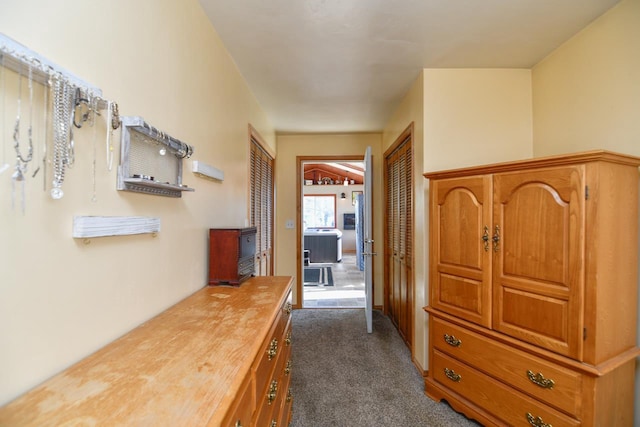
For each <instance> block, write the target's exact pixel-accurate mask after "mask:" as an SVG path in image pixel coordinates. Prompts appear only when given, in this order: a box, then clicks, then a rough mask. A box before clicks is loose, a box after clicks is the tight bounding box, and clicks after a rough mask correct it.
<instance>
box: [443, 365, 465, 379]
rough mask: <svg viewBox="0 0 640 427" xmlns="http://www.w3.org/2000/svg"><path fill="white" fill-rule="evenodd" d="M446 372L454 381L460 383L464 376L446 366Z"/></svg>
mask: <svg viewBox="0 0 640 427" xmlns="http://www.w3.org/2000/svg"><path fill="white" fill-rule="evenodd" d="M444 374H445V375H446V376H447V378H449V379H450V380H451V381H453V382H454V383H458V382H460V380H461V379H462V376H461V375H460V374H456V372H455V371H454V370H453V369H449V368H444Z"/></svg>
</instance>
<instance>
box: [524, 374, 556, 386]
mask: <svg viewBox="0 0 640 427" xmlns="http://www.w3.org/2000/svg"><path fill="white" fill-rule="evenodd" d="M527 377H529V380H531V382H532V383H534V384H535V385H537V386H540V387H542V388H548V389H552V388H553V386H554V385H555V381H553V380H552V379H550V378H545V377H544V375H542V374H541V373H540V372H538V373H537V374H534V373H533V372H532V371H527Z"/></svg>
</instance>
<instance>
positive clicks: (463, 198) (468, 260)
mask: <svg viewBox="0 0 640 427" xmlns="http://www.w3.org/2000/svg"><path fill="white" fill-rule="evenodd" d="M491 185H492V184H491V176H490V175H487V176H473V177H466V178H452V179H444V180H434V181H432V182H431V184H430V187H431V190H430V200H431V201H430V203H431V218H430V228H431V236H432V237H431V248H430V257H431V266H432V268H431V269H430V275H431V277H430V279H431V280H430V282H431V285H430V288H431V291H430V292H431V299H430V300H431V306H432V307H434V308H436V309H438V310H441V311H443V312H446V313H449V314H452V315H454V316H458V317H461V318H463V319H466V320H468V321H470V322H474V323H476V324H479V325H482V326H486V327H491V284H490V280H491V253H492V250H491V242H490V228H491V209H492V206H491Z"/></svg>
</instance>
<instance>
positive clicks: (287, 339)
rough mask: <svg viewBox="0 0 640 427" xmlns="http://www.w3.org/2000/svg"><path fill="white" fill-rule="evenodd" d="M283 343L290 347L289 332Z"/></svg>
mask: <svg viewBox="0 0 640 427" xmlns="http://www.w3.org/2000/svg"><path fill="white" fill-rule="evenodd" d="M284 343H285V344H286V345H288V346H289V345H291V331H289V333H288V334H287V337H286V338H285V339H284Z"/></svg>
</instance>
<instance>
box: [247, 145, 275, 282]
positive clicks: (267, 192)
mask: <svg viewBox="0 0 640 427" xmlns="http://www.w3.org/2000/svg"><path fill="white" fill-rule="evenodd" d="M273 165H274V160H273V158H271V156H270V155H269V154H268V153H267V152H266V151H265V150H264V149H262V148H261V147H260V145H259V144H258V143H257V142H256V141H254V140H252V141H251V165H250V168H251V176H250V180H251V183H250V185H251V190H250V193H251V201H250V205H251V225H253V226H255V227H256V229H257V234H256V268H255V274H256V275H257V276H271V275H273V262H272V254H273V244H272V236H273V179H274V176H273Z"/></svg>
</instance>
